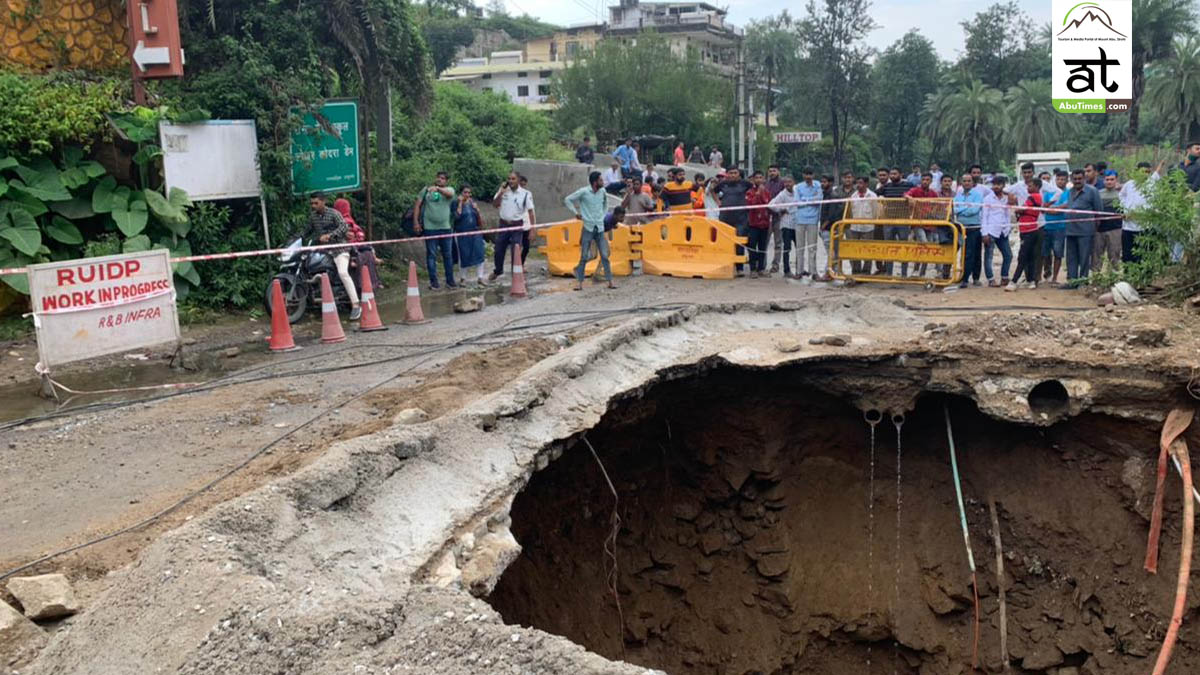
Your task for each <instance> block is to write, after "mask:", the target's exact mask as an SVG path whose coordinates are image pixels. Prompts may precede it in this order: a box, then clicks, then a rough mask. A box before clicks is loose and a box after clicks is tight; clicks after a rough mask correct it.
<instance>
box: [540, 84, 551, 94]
mask: <svg viewBox="0 0 1200 675" xmlns="http://www.w3.org/2000/svg"><path fill="white" fill-rule="evenodd" d="M549 95H550V85H548V84H539V85H538V96H549Z"/></svg>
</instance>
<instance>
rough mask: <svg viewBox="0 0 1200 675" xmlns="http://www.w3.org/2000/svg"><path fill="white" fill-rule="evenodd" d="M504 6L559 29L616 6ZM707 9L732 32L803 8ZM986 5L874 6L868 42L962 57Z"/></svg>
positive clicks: (786, 2)
mask: <svg viewBox="0 0 1200 675" xmlns="http://www.w3.org/2000/svg"><path fill="white" fill-rule="evenodd" d="M709 1H710V2H712V0H709ZM504 3H505V7H506V8H507V9H508V11H509V12H510V13H512V14H522V13H528V14H530V15H531V16H535V17H537V18H539V19H541V20H543V21H549V22H551V23H557V24H562V25H569V24H573V23H583V22H587V21H595V20H596V17H597V16H599V17H600V18H601V19H602V20H607V19H608V7H609V5H615V4H617V3H616V1H615V0H567V1H566V2H563V1H562V0H504ZM712 4H715V5H717V6H721V5H725V4H728V6H729V16H730V20H731V21H732V22H733V23H734V24H735V25H737V26H745V25H746V24H747V23H748V22H749V21H750V20H752V19H762V18H765V17H767V16H774V15H777V14H779V12H781V11H783V10H785V9H786V10H788V11H789V12H791V14H792V16H793V17H796V18H799V19H802V18H803V14H804V3H803V2H799V1H797V0H725V1H717V2H712ZM988 4H990V3H978V2H962V1H961V0H951V1H949V2H947V1H946V0H875V1H874V2H873V3H872V6H871V15H872V17H873V18H874V19H875V23H877V24H878V25H879V28H877V29H876V30H874V31H872V32H871V34H870V38H869V40H868V42H869V43H870V44H873V45H875V46H876V47H878V48H879V49H881V50H882V49H883V48H884V47H886V46H888V45H890V44H892V43H893V42H895V41H896V40H899V39H900V38H901V37H902V36H903V35H904V34H905V33H907V32H908V31H909V30H911V29H913V28H916V29H918V30H920V31H921V33H922V34H923V35H925V37H927V38H929V39H930V40H931V41H932V42H933V46H934V48H935V49H937V52H938V55H939V56H940V57H941V58H943V59H946V60H956V59H957V58H958V56H959V55H960V54H961V52H962V51H963V31H962V29H961V28H960V27H959V23H960V22H962V21H965V20H967V19H969V18H971V17H973V16H974V15H975V13H976V12H978V11H980V10H981V9H985V8H986V7H987V6H988ZM1018 4H1019V5H1020V6H1021V8H1022V9H1023V10H1025V12H1026V13H1027V14H1028V15H1029V16H1030V18H1032V19H1033V20H1034V22H1035V23H1036V24H1038V25H1041V24H1045V23H1048V22H1049V21H1050V2H1049V0H1018ZM947 26H954V29H953V30H946V29H945V27H947Z"/></svg>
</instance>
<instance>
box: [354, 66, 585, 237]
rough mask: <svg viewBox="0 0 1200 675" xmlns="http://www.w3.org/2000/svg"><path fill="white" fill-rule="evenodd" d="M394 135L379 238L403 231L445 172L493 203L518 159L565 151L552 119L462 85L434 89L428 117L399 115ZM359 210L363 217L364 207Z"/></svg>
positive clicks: (378, 193)
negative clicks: (410, 212) (424, 192)
mask: <svg viewBox="0 0 1200 675" xmlns="http://www.w3.org/2000/svg"><path fill="white" fill-rule="evenodd" d="M393 134H394V136H395V138H396V146H395V151H396V157H397V159H396V161H395V162H394V163H393V164H392V166H388V167H377V168H376V169H375V175H374V178H375V183H374V189H373V193H372V196H373V199H374V213H375V225H376V227H375V235H376V236H377V237H379V236H381V235H386V236H389V237H393V236H397V235H398V234H399V233H400V231H401V228H400V218H401V216H403V214H404V212H405V211H406V210H407V209H409V208H410V207H412V205H413V203H414V202H415V201H416V199H417V194H418V193H419V192H420V190H421V188H423V187H425V186H427V185H429V184H430V183H432V182H433V178H434V174H435V173H436V172H437V171H439V170H445V171H448V172H450V183H451V185H454V186H462V185H470V186H472V187H473V188H475V190H476V193H477V194H480V195H484V196H488V197H490V196H491V192H492V190H495V189H496V186H498V185H499V184H500V183H501V181H503V180H504V178H505V177H506V176H507V175H508V172H509V171H511V170H512V160H513V159H514V158H516V157H535V158H544V157H546V156H547V155H548V154H551V153H560V151H559V150H556V149H555V147H556V146H554V145H553V143H552V141H551V135H550V122H549V120H547V119H546V117H544V116H543V115H541V114H540V113H537V112H534V111H531V110H526V109H525V108H522V107H521V106H518V105H514V104H512V103H509V102H508V100H507V99H505V98H504V97H503V96H502V95H500V94H496V93H493V92H486V91H483V92H480V91H472V90H470V89H467V88H466V87H464V86H463V85H461V84H458V83H454V82H439V83H437V84H436V85H435V86H434V97H433V105H432V109H431V110H430V113H429V117H428V118H426V119H424V120H421V119H417V118H414V117H412V116H409V115H406V114H404V113H403V112H401V111H396V115H395V118H394V126H393ZM573 158H574V156H573V155H571V157H570V159H573ZM357 212H358V213H359V214H361V213H362V210H361V208H360V209H358V211H357ZM360 222H363V218H362V217H361V216H360Z"/></svg>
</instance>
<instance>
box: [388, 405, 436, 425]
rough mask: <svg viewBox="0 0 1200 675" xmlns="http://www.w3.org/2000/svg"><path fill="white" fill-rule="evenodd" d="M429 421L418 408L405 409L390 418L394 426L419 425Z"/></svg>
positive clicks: (427, 416) (425, 414)
mask: <svg viewBox="0 0 1200 675" xmlns="http://www.w3.org/2000/svg"><path fill="white" fill-rule="evenodd" d="M427 419H429V415H428V414H427V413H426V412H425V411H424V410H421V409H420V408H405V409H404V410H401V411H400V412H398V413H396V416H395V417H393V418H392V422H393V423H394V424H420V423H421V422H424V421H425V420H427Z"/></svg>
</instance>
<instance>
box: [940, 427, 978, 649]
mask: <svg viewBox="0 0 1200 675" xmlns="http://www.w3.org/2000/svg"><path fill="white" fill-rule="evenodd" d="M942 412H943V413H945V415H946V440H947V441H948V442H949V443H950V468H951V470H952V471H953V472H954V493H955V495H957V497H958V518H959V522H960V523H961V524H962V533H963V544H965V545H966V547H967V563H968V564H969V565H970V566H971V588H972V590H973V591H974V593H975V643H974V645H973V646H972V648H971V671H972V672H974V671H975V669H976V667H977V666H978V664H979V580H978V577H977V576H976V574H975V554H974V553H973V552H972V551H971V531H970V530H969V529H968V528H967V508H966V506H964V505H963V494H962V479H961V478H959V475H958V454H957V453H956V452H955V451H954V429H953V427H952V426H951V424H950V406H948V405H943V406H942Z"/></svg>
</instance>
